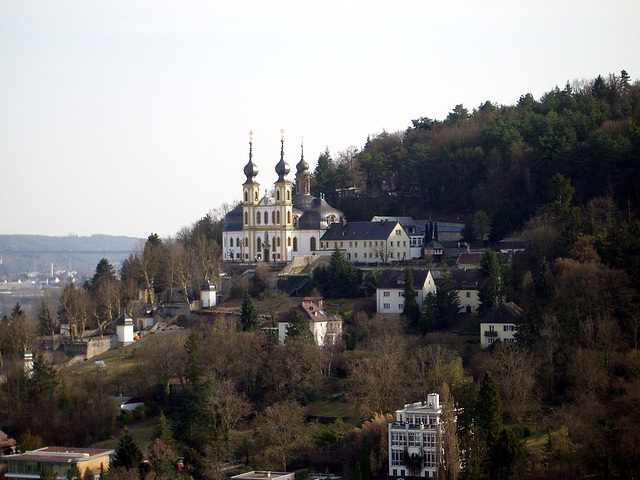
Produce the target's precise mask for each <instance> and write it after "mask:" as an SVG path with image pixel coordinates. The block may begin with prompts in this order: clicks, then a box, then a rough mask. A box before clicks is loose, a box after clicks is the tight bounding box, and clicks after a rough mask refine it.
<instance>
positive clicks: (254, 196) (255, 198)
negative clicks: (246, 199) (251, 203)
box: [253, 190, 258, 202]
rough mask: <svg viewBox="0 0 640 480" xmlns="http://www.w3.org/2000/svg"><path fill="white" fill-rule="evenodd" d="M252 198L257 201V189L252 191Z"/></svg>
mask: <svg viewBox="0 0 640 480" xmlns="http://www.w3.org/2000/svg"><path fill="white" fill-rule="evenodd" d="M253 199H254V200H255V201H256V202H257V201H258V190H256V191H254V192H253Z"/></svg>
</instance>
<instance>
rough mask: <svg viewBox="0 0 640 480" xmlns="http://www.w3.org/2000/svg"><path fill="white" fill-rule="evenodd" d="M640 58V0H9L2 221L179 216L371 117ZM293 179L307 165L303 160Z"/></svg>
mask: <svg viewBox="0 0 640 480" xmlns="http://www.w3.org/2000/svg"><path fill="white" fill-rule="evenodd" d="M622 69H626V70H627V71H628V72H629V74H630V75H631V78H632V79H637V78H639V77H640V2H639V1H638V0H608V1H604V0H601V1H590V0H581V1H563V0H549V1H547V0H535V1H532V0H504V1H492V0H484V1H478V0H473V1H471V0H460V1H456V0H449V1H447V0H440V1H437V2H434V1H427V0H422V1H402V0H399V1H398V0H396V1H394V2H391V1H386V2H382V1H372V0H368V1H348V0H341V1H331V0H323V1H304V0H297V1H277V0H276V1H274V0H270V1H265V0H261V1H242V0H229V1H226V0H224V1H216V0H209V1H190V0H179V1H178V0H173V1H162V0H148V1H147V0H124V1H119V0H107V1H91V0H78V1H56V0H44V1H38V0H29V1H25V0H1V1H0V195H1V203H0V233H3V234H9V233H31V234H46V235H66V234H68V233H76V234H79V235H90V234H93V233H108V234H122V235H133V236H140V237H146V236H147V235H149V233H151V232H157V233H158V234H160V235H161V236H167V235H174V234H175V233H176V232H177V231H178V230H179V229H180V228H182V227H183V226H186V225H190V224H192V223H193V222H194V221H196V220H197V219H199V218H200V217H202V216H204V215H205V214H206V213H207V212H208V211H209V210H211V209H214V208H216V207H218V206H219V205H221V204H222V203H223V202H232V201H235V200H239V199H240V195H241V184H242V182H243V181H244V178H245V177H244V175H243V174H242V169H243V166H244V165H245V164H246V163H247V159H248V142H249V134H248V132H249V130H253V131H254V136H253V138H254V161H255V162H256V164H257V165H258V168H259V170H260V174H259V175H258V177H257V180H258V181H259V182H260V183H261V184H262V185H263V189H264V188H267V187H268V188H270V187H271V186H272V184H273V182H274V181H275V179H276V178H277V175H276V174H275V171H274V168H275V165H276V163H277V162H278V160H279V155H280V129H281V128H284V130H285V159H286V160H287V161H288V163H289V165H290V166H291V168H292V174H293V173H294V172H295V168H294V167H295V164H296V163H297V162H298V160H299V158H300V137H301V136H304V143H305V158H306V159H307V161H308V162H309V163H310V165H311V166H312V168H315V163H316V161H317V158H318V155H319V154H320V153H321V152H322V151H323V150H324V149H325V147H329V149H330V151H331V152H332V153H333V154H335V153H337V152H339V151H341V150H344V149H346V148H348V147H350V146H355V147H358V148H362V147H363V145H364V143H365V142H366V139H367V135H369V134H376V133H378V132H381V131H382V130H387V131H392V132H393V131H397V130H404V129H406V128H407V127H408V126H409V125H410V124H411V120H412V119H415V118H418V117H423V116H424V117H431V118H436V119H444V118H445V117H446V115H447V113H448V112H449V111H451V110H452V108H453V107H454V106H455V105H456V104H458V103H462V104H464V105H465V107H467V108H468V109H470V110H471V109H473V108H476V107H478V106H479V105H480V104H481V103H483V102H484V101H486V100H491V101H492V102H496V103H501V104H506V105H512V104H514V103H516V102H517V100H518V98H519V97H520V95H522V94H524V93H527V92H530V93H532V94H533V95H534V97H535V98H540V96H541V95H542V94H543V93H544V92H546V91H549V90H550V89H552V88H554V87H555V86H556V85H559V86H560V87H563V86H564V84H565V83H566V81H567V80H569V81H573V80H576V79H577V80H580V79H591V78H595V77H596V76H597V75H598V74H602V75H605V76H606V75H608V74H609V73H616V74H618V75H619V73H620V70H622ZM291 178H293V175H291Z"/></svg>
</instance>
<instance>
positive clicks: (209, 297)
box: [200, 282, 218, 308]
mask: <svg viewBox="0 0 640 480" xmlns="http://www.w3.org/2000/svg"><path fill="white" fill-rule="evenodd" d="M200 300H201V301H202V308H209V307H215V306H216V305H217V304H218V291H217V289H216V286H215V285H214V284H213V283H211V282H209V283H205V284H204V285H202V287H200Z"/></svg>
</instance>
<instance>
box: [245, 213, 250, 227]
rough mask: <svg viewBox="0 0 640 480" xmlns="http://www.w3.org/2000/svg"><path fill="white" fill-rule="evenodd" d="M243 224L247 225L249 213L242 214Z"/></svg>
mask: <svg viewBox="0 0 640 480" xmlns="http://www.w3.org/2000/svg"><path fill="white" fill-rule="evenodd" d="M244 224H245V225H249V213H248V212H244Z"/></svg>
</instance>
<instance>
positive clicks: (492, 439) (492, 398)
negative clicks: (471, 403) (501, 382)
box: [476, 372, 502, 448]
mask: <svg viewBox="0 0 640 480" xmlns="http://www.w3.org/2000/svg"><path fill="white" fill-rule="evenodd" d="M476 423H477V426H478V429H479V430H480V433H481V435H482V437H483V439H484V440H485V442H486V445H487V447H489V448H491V447H492V446H493V445H494V444H495V443H496V442H497V440H498V437H499V436H500V431H501V430H502V400H501V398H500V392H498V385H497V384H496V380H495V378H493V375H491V373H490V372H486V373H485V374H484V378H483V379H482V384H481V385H480V392H479V393H478V402H477V404H476Z"/></svg>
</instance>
